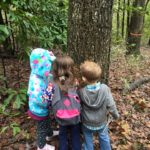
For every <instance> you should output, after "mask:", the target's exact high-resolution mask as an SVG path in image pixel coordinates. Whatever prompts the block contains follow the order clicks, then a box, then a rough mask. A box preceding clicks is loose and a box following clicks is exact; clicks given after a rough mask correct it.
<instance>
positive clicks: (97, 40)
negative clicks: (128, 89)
mask: <svg viewBox="0 0 150 150" xmlns="http://www.w3.org/2000/svg"><path fill="white" fill-rule="evenodd" d="M112 6H113V0H103V1H101V0H92V1H91V0H86V1H84V0H82V1H76V0H70V1H69V18H68V40H67V41H68V52H69V53H70V55H71V56H72V57H73V58H74V60H76V62H77V63H81V62H83V61H84V60H86V59H91V60H94V61H96V62H98V63H99V64H101V67H102V70H103V74H102V79H103V81H104V82H107V81H108V76H109V63H110V44H111V28H112Z"/></svg>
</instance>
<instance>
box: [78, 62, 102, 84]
mask: <svg viewBox="0 0 150 150" xmlns="http://www.w3.org/2000/svg"><path fill="white" fill-rule="evenodd" d="M80 71H81V75H82V76H83V77H85V78H86V79H87V81H88V82H90V83H92V82H95V81H97V80H99V79H100V76H101V73H102V70H101V67H100V66H99V65H98V64H97V63H95V62H93V61H85V62H84V63H82V64H81V65H80Z"/></svg>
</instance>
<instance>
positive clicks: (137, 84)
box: [123, 77, 150, 94]
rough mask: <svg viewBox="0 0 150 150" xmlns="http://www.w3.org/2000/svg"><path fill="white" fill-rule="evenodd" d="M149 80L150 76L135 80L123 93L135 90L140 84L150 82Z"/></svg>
mask: <svg viewBox="0 0 150 150" xmlns="http://www.w3.org/2000/svg"><path fill="white" fill-rule="evenodd" d="M149 81H150V77H144V78H141V79H138V80H135V81H134V82H133V83H131V84H130V85H129V86H128V87H127V88H125V89H124V90H123V93H124V94H126V93H128V92H130V91H133V90H135V89H136V88H138V87H139V86H141V85H142V84H145V83H148V82H149Z"/></svg>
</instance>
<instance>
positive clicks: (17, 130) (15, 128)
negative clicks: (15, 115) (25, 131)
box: [0, 122, 21, 136]
mask: <svg viewBox="0 0 150 150" xmlns="http://www.w3.org/2000/svg"><path fill="white" fill-rule="evenodd" d="M10 128H11V129H12V132H13V136H15V135H17V134H18V133H20V131H21V130H20V127H19V125H18V124H17V123H16V122H13V123H11V124H10V125H8V126H5V127H2V129H1V132H0V133H1V134H2V133H4V132H6V131H7V130H8V129H10Z"/></svg>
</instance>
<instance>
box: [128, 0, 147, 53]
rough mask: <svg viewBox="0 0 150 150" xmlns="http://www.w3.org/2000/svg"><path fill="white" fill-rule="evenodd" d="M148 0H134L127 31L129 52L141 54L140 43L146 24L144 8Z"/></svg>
mask: <svg viewBox="0 0 150 150" xmlns="http://www.w3.org/2000/svg"><path fill="white" fill-rule="evenodd" d="M145 4H146V0H134V2H133V10H132V13H131V18H130V23H129V26H128V33H127V54H135V55H137V54H140V43H141V36H142V31H143V25H144V15H145V14H144V11H143V12H142V11H140V10H139V8H142V9H143V10H144V7H145Z"/></svg>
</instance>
